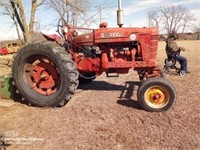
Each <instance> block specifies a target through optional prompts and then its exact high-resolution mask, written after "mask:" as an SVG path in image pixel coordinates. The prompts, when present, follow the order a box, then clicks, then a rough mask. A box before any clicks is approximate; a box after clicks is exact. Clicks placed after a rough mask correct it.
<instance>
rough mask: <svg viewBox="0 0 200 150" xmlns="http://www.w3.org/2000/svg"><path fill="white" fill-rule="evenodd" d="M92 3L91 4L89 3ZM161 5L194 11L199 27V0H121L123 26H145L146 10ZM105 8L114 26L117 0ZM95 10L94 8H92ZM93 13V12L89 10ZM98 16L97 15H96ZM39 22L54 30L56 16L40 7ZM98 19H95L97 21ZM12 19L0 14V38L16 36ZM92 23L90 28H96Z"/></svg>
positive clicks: (106, 17)
mask: <svg viewBox="0 0 200 150" xmlns="http://www.w3.org/2000/svg"><path fill="white" fill-rule="evenodd" d="M104 1H105V0H94V1H92V3H94V4H98V3H103V2H104ZM24 4H25V6H26V13H27V14H29V13H30V9H29V8H30V7H29V4H30V1H28V0H24ZM91 5H92V4H91ZM163 5H182V6H184V7H186V8H187V9H189V10H190V11H191V12H192V13H194V15H195V17H196V19H197V20H196V21H195V22H194V25H195V26H198V27H200V0H122V9H123V10H124V27H128V26H132V27H144V26H147V12H149V11H151V10H154V9H156V8H158V7H160V6H163ZM106 7H107V8H104V9H103V10H102V21H106V22H108V26H109V27H116V26H117V21H116V10H117V7H118V0H107V5H106ZM28 9H29V10H28ZM93 10H94V11H96V8H95V7H94V9H93ZM92 13H95V12H91V14H92ZM96 17H97V18H99V15H97V16H96ZM37 20H38V21H39V22H40V23H41V30H42V31H44V32H48V33H50V32H55V31H56V28H55V27H53V26H52V24H56V23H57V16H56V15H55V14H54V13H53V11H52V10H51V9H46V8H45V7H40V8H39V10H38V12H37V14H36V21H37ZM98 21H99V19H97V22H98ZM11 25H12V21H11V20H10V19H9V18H8V17H3V16H0V40H5V39H14V38H16V31H15V29H14V27H13V26H11ZM97 27H98V26H97V24H96V25H95V24H93V25H92V28H97Z"/></svg>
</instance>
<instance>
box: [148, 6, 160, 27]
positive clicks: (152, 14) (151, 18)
mask: <svg viewBox="0 0 200 150" xmlns="http://www.w3.org/2000/svg"><path fill="white" fill-rule="evenodd" d="M147 18H148V25H149V27H159V24H160V22H161V17H160V16H159V11H157V10H152V11H149V12H148V13H147Z"/></svg>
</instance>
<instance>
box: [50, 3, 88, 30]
mask: <svg viewBox="0 0 200 150" xmlns="http://www.w3.org/2000/svg"><path fill="white" fill-rule="evenodd" d="M46 4H47V6H48V7H49V8H52V9H53V10H54V11H55V12H56V13H57V14H58V16H59V17H60V18H64V19H65V20H66V22H67V24H70V25H73V26H76V25H77V21H78V17H79V16H80V14H82V13H84V12H85V11H86V10H87V6H88V5H89V3H88V1H87V0H73V1H71V0H49V1H48V2H47V3H46Z"/></svg>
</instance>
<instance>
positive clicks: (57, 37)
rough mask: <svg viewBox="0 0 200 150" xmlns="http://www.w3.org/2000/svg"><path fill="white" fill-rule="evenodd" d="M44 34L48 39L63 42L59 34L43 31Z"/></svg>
mask: <svg viewBox="0 0 200 150" xmlns="http://www.w3.org/2000/svg"><path fill="white" fill-rule="evenodd" d="M42 35H43V36H44V38H45V39H47V40H48V41H55V42H57V43H58V44H62V42H61V41H62V40H61V37H60V36H59V35H57V34H50V35H48V34H44V33H42Z"/></svg>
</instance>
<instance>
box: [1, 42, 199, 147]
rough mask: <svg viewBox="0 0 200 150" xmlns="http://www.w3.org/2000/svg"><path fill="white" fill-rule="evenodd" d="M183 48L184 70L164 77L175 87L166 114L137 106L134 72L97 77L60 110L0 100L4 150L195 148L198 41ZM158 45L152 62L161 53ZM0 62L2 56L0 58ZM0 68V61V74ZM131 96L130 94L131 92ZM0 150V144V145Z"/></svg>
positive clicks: (136, 81) (161, 63)
mask: <svg viewBox="0 0 200 150" xmlns="http://www.w3.org/2000/svg"><path fill="white" fill-rule="evenodd" d="M178 44H179V45H181V46H183V47H185V48H186V49H187V50H186V51H185V52H182V55H183V56H186V57H187V59H188V66H189V70H190V72H191V73H190V74H188V75H186V76H184V77H180V76H178V75H175V74H173V75H170V76H166V78H167V79H169V80H170V81H171V82H172V83H173V84H174V86H175V87H176V90H177V101H176V104H175V105H174V107H173V108H172V109H170V110H168V111H167V112H162V113H150V112H147V111H144V110H142V109H140V108H139V107H138V103H137V98H136V93H137V88H138V85H139V81H138V76H137V74H136V73H135V72H133V71H130V72H129V74H126V75H120V76H119V77H118V78H106V76H105V74H103V75H102V76H100V77H97V78H96V80H95V81H94V82H92V83H91V84H88V85H82V86H79V88H78V89H77V91H76V93H75V95H74V96H73V98H72V100H71V101H70V102H69V103H68V104H67V105H65V106H64V107H62V108H36V107H29V106H27V105H24V104H21V103H18V102H13V101H12V100H2V99H0V133H3V134H4V135H5V136H6V139H7V140H8V141H10V144H11V145H10V146H7V149H8V150H36V149H38V150H103V149H105V150H199V149H200V101H199V96H200V90H199V89H200V79H199V76H200V59H199V56H200V41H179V42H178ZM164 45H165V43H164V42H160V43H159V48H158V63H159V64H160V66H161V67H163V63H164V62H163V60H164V58H165V57H166V56H165V52H164V47H165V46H164ZM0 59H1V60H2V58H0ZM5 68H6V66H5V65H1V73H3V70H4V69H5ZM132 94H133V95H132ZM0 149H1V148H0Z"/></svg>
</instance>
